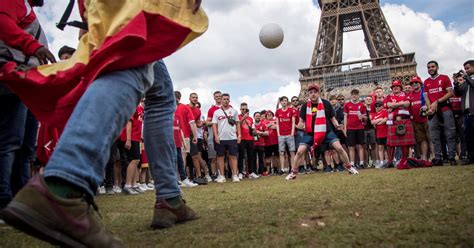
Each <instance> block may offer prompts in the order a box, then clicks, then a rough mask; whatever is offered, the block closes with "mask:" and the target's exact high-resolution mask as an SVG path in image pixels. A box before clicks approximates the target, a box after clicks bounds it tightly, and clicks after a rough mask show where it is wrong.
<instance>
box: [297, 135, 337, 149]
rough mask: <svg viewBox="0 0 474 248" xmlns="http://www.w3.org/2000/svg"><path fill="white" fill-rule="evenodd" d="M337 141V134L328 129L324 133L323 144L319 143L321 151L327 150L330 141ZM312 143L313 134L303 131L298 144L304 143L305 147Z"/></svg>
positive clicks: (330, 143)
mask: <svg viewBox="0 0 474 248" xmlns="http://www.w3.org/2000/svg"><path fill="white" fill-rule="evenodd" d="M336 141H339V138H338V137H337V135H336V134H335V133H334V131H329V132H328V133H326V137H325V138H324V141H323V144H321V146H320V147H322V148H321V152H324V151H325V150H327V149H328V148H329V147H330V146H331V145H332V143H334V142H336ZM313 144H314V137H313V135H310V134H308V133H305V134H304V136H303V137H302V138H301V141H300V143H299V144H298V145H304V146H307V147H311V146H312V145H313Z"/></svg>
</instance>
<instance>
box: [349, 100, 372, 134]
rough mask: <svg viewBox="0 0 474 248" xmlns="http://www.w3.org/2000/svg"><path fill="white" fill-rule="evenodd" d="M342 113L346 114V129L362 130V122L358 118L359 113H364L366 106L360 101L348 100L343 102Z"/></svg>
mask: <svg viewBox="0 0 474 248" xmlns="http://www.w3.org/2000/svg"><path fill="white" fill-rule="evenodd" d="M344 113H345V114H347V130H362V129H364V123H363V122H362V121H361V120H360V119H359V114H362V115H365V114H366V113H367V108H366V107H365V106H364V104H362V102H358V103H353V102H352V101H348V102H347V103H346V104H344Z"/></svg>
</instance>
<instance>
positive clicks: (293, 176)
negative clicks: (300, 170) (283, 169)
mask: <svg viewBox="0 0 474 248" xmlns="http://www.w3.org/2000/svg"><path fill="white" fill-rule="evenodd" d="M295 179H296V173H293V172H290V174H288V176H286V177H285V180H286V181H290V180H295Z"/></svg>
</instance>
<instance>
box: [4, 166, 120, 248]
mask: <svg viewBox="0 0 474 248" xmlns="http://www.w3.org/2000/svg"><path fill="white" fill-rule="evenodd" d="M0 215H1V216H2V218H3V219H4V220H5V222H6V223H7V224H9V225H11V226H13V227H14V228H16V229H18V230H20V231H23V232H25V233H27V234H29V235H31V236H34V237H36V238H39V239H42V240H44V241H47V242H49V243H51V244H54V245H59V246H67V247H123V244H122V242H121V241H120V240H119V239H117V238H115V237H114V236H112V235H111V234H110V233H109V232H107V230H105V227H104V226H103V225H102V222H101V221H100V217H99V216H98V212H97V206H96V205H95V204H94V202H93V200H92V199H90V200H86V199H85V198H76V199H66V198H60V197H57V196H55V195H53V194H51V193H50V192H49V190H48V187H47V186H46V184H45V182H44V178H43V177H42V176H40V175H38V176H35V177H33V178H32V179H31V180H30V181H29V182H28V184H26V185H25V187H23V189H21V190H20V191H19V192H18V194H17V195H16V196H15V198H14V199H13V200H12V201H11V202H10V204H9V205H8V206H7V207H6V208H4V209H3V210H2V211H1V212H0Z"/></svg>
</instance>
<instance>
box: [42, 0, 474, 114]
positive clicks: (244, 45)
mask: <svg viewBox="0 0 474 248" xmlns="http://www.w3.org/2000/svg"><path fill="white" fill-rule="evenodd" d="M315 2H316V3H315ZM66 4H67V1H52V0H46V1H45V6H43V7H42V8H40V9H36V11H37V13H38V18H39V19H40V21H41V23H42V25H43V27H44V30H45V32H46V34H47V37H48V40H49V46H50V49H51V50H52V51H53V53H55V54H57V51H58V50H59V48H60V47H61V46H63V45H69V46H73V47H74V46H76V45H77V37H78V31H77V29H75V28H71V27H66V29H65V31H60V30H59V29H57V28H56V27H55V23H56V22H57V21H58V20H59V19H60V17H61V15H62V13H63V11H64V8H65V6H66ZM380 4H381V6H382V10H383V12H384V15H385V17H386V19H387V22H388V24H389V25H390V28H391V30H392V32H393V33H394V35H395V38H396V39H397V42H398V44H399V45H400V47H401V49H402V51H403V52H404V53H411V52H415V53H416V61H417V63H418V67H417V72H418V74H419V75H420V76H421V77H422V78H426V77H427V72H426V69H425V67H426V66H425V65H426V62H427V61H429V60H437V61H438V62H439V64H440V73H443V74H448V75H451V73H453V72H457V71H459V69H461V68H462V64H463V63H464V62H465V61H466V60H468V59H474V16H473V15H472V13H474V5H473V4H472V0H456V1H449V3H448V1H446V0H381V1H380ZM202 7H203V9H204V10H205V11H206V13H207V15H208V16H209V29H208V31H207V32H206V33H205V34H204V35H203V36H201V37H200V38H198V39H197V40H195V41H193V42H192V43H191V44H189V45H188V46H186V47H184V48H183V49H181V50H179V51H177V52H176V53H175V54H173V55H171V56H169V57H167V58H166V59H165V63H166V64H167V66H168V70H169V73H170V75H171V78H172V79H173V82H174V87H175V90H179V91H181V93H182V95H183V97H182V102H183V103H187V102H188V96H189V94H190V93H191V92H196V93H198V95H199V101H200V102H201V104H202V106H203V107H202V108H203V111H204V112H207V109H208V108H209V107H210V106H211V104H213V103H214V101H213V98H212V92H214V91H216V90H220V91H222V92H227V93H230V95H231V104H232V105H233V106H238V105H239V104H240V103H241V102H247V103H248V104H249V108H250V110H251V111H252V112H253V111H259V110H262V109H272V110H273V109H274V108H275V106H276V101H277V99H278V97H280V96H288V97H291V96H294V95H298V94H299V91H300V83H299V82H298V78H299V72H298V69H302V68H307V67H308V66H309V63H310V60H311V56H312V53H313V49H314V45H315V42H316V35H317V29H318V26H319V18H320V14H321V11H320V9H319V6H318V4H317V1H315V0H314V1H312V0H225V1H223V0H203V3H202ZM78 16H79V15H78V14H77V8H76V9H75V11H74V14H73V15H72V16H71V18H70V20H78V19H79V17H78ZM268 23H276V24H278V25H280V26H281V27H282V29H283V31H284V34H285V37H284V41H283V43H282V45H281V46H280V47H278V48H276V49H267V48H264V47H263V46H262V45H261V44H260V42H259V38H258V36H259V31H260V28H261V27H262V26H264V25H265V24H268ZM368 58H369V53H368V51H367V48H366V46H365V43H364V40H363V33H362V31H356V32H350V33H345V34H344V48H343V60H344V61H352V60H358V59H368Z"/></svg>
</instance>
